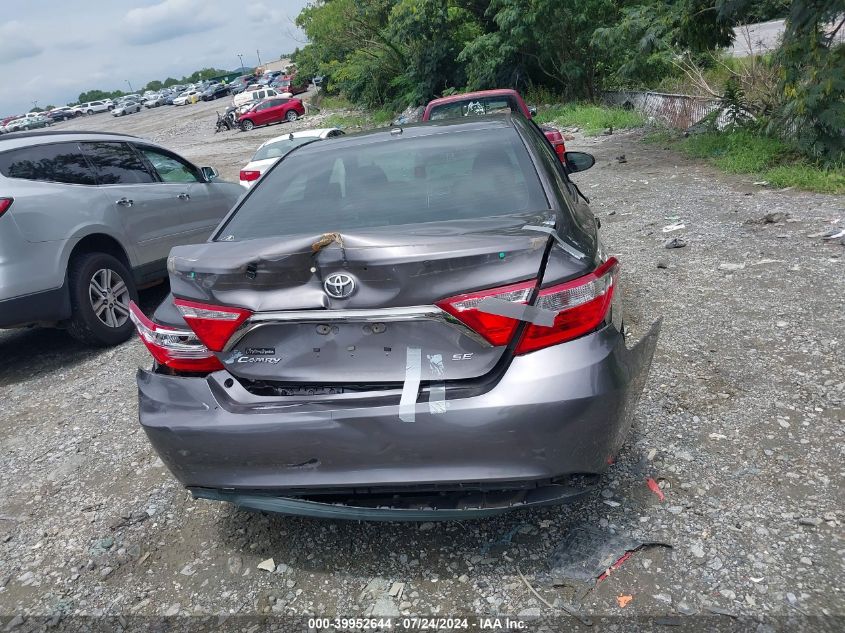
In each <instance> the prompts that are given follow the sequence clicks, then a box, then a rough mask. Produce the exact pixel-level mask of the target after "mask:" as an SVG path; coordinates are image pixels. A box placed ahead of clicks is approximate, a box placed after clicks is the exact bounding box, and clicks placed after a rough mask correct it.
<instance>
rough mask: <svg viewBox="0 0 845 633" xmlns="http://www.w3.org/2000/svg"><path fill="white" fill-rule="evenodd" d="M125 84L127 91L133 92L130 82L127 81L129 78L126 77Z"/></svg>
mask: <svg viewBox="0 0 845 633" xmlns="http://www.w3.org/2000/svg"><path fill="white" fill-rule="evenodd" d="M126 85H127V86H129V92H130V94H131V93H132V92H134V91H133V90H132V84H131V83H129V80H128V79H127V80H126Z"/></svg>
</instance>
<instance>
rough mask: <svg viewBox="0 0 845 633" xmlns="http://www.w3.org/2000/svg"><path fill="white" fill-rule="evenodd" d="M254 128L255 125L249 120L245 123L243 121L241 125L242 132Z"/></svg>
mask: <svg viewBox="0 0 845 633" xmlns="http://www.w3.org/2000/svg"><path fill="white" fill-rule="evenodd" d="M254 127H255V123H253V122H252V121H250V120H249V119H247V120H246V121H243V122H242V123H241V129H242V130H243V131H244V132H249V131H250V130H251V129H252V128H254Z"/></svg>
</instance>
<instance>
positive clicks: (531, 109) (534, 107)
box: [528, 106, 537, 116]
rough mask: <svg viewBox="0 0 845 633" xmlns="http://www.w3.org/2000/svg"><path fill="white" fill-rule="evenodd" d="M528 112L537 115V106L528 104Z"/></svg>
mask: <svg viewBox="0 0 845 633" xmlns="http://www.w3.org/2000/svg"><path fill="white" fill-rule="evenodd" d="M528 114H530V115H531V116H537V106H528Z"/></svg>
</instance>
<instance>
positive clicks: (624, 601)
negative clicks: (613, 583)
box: [616, 596, 634, 609]
mask: <svg viewBox="0 0 845 633" xmlns="http://www.w3.org/2000/svg"><path fill="white" fill-rule="evenodd" d="M633 599H634V596H616V603H617V604H618V605H619V608H620V609H624V608H625V607H627V606H628V603H629V602H631V600H633Z"/></svg>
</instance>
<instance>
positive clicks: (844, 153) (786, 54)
mask: <svg viewBox="0 0 845 633" xmlns="http://www.w3.org/2000/svg"><path fill="white" fill-rule="evenodd" d="M828 24H833V27H832V28H831V29H830V30H829V31H827V30H826V29H825V28H824V27H825V26H826V25H828ZM843 27H845V16H843V14H842V3H841V0H794V1H793V3H792V7H791V8H790V12H789V18H788V19H787V21H786V32H785V33H784V37H783V45H782V46H781V48H780V49H779V51H778V52H777V56H778V58H779V61H780V63H781V65H782V66H783V78H782V81H781V83H780V88H781V90H782V94H783V105H782V107H781V108H780V109H779V111H778V112H777V114H776V116H775V118H774V121H773V122H774V125H775V126H778V127H779V129H780V130H794V131H795V134H796V141H797V142H798V146H799V148H801V149H802V150H803V151H805V152H807V153H808V154H810V155H812V156H815V157H816V158H818V159H819V160H821V161H822V162H825V163H836V162H840V161H842V160H845V43H842V42H841V41H840V42H839V43H837V40H836V37H837V34H839V33H840V32H842V29H843Z"/></svg>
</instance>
